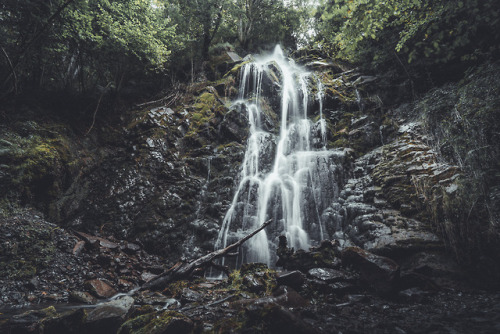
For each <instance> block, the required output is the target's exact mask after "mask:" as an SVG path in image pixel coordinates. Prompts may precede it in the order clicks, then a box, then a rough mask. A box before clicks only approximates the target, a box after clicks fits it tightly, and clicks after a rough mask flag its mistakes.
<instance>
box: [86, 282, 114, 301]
mask: <svg viewBox="0 0 500 334" xmlns="http://www.w3.org/2000/svg"><path fill="white" fill-rule="evenodd" d="M85 285H86V286H87V288H88V289H89V290H90V292H91V293H92V294H94V295H95V296H96V297H98V298H110V297H112V296H114V295H116V290H115V289H114V288H113V287H111V286H110V285H109V284H108V283H106V282H104V281H103V280H100V279H93V280H90V281H87V282H85Z"/></svg>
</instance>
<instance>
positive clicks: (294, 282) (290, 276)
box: [276, 270, 305, 289]
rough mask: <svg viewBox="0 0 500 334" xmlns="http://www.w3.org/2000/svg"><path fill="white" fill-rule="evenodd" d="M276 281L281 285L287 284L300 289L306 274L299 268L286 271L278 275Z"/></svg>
mask: <svg viewBox="0 0 500 334" xmlns="http://www.w3.org/2000/svg"><path fill="white" fill-rule="evenodd" d="M276 281H277V282H278V284H279V285H287V286H290V287H292V288H294V289H298V288H300V286H301V285H302V284H303V283H304V281H305V276H304V274H303V273H302V272H300V271H298V270H294V271H285V272H281V273H279V274H278V275H277V277H276Z"/></svg>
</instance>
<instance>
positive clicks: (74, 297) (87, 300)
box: [69, 291, 97, 304]
mask: <svg viewBox="0 0 500 334" xmlns="http://www.w3.org/2000/svg"><path fill="white" fill-rule="evenodd" d="M69 301H70V302H75V303H83V304H95V303H96V302H97V299H96V298H95V297H94V296H92V295H91V294H90V293H88V292H82V291H71V292H70V293H69Z"/></svg>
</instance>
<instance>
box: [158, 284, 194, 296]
mask: <svg viewBox="0 0 500 334" xmlns="http://www.w3.org/2000/svg"><path fill="white" fill-rule="evenodd" d="M189 283H190V282H189V281H186V280H183V281H177V282H174V283H170V284H169V285H168V286H167V287H166V288H165V290H163V293H164V294H166V295H169V296H172V297H173V298H180V297H181V294H182V290H183V289H185V288H187V287H188V286H189Z"/></svg>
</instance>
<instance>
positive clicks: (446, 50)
mask: <svg viewBox="0 0 500 334" xmlns="http://www.w3.org/2000/svg"><path fill="white" fill-rule="evenodd" d="M499 15H500V9H499V7H498V5H497V2H496V0H484V1H479V0H463V1H455V0H446V1H437V0H431V1H423V0H401V1H380V0H337V1H329V2H324V3H323V4H322V6H321V9H320V10H319V11H318V12H317V13H316V17H317V18H318V20H319V22H320V23H319V31H320V34H319V39H322V44H330V45H332V46H333V47H334V49H335V50H336V51H337V52H338V53H339V54H340V55H341V56H342V57H343V58H346V59H348V60H351V61H352V60H354V61H374V62H377V61H386V60H387V59H389V58H393V55H394V54H395V53H399V54H400V56H401V58H403V59H406V60H407V62H409V63H414V62H418V61H419V62H425V63H427V64H435V63H449V62H451V61H456V60H470V59H474V58H477V57H479V56H481V55H483V54H485V53H487V52H492V51H497V52H498V41H499V40H500V19H499Z"/></svg>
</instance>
